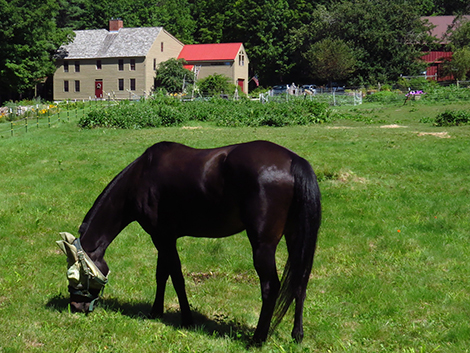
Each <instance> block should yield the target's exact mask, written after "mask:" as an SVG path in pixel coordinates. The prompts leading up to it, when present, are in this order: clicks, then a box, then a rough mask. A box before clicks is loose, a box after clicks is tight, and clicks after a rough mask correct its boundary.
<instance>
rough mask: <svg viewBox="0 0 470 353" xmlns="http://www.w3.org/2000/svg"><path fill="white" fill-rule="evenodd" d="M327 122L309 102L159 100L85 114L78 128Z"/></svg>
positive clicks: (326, 114)
mask: <svg viewBox="0 0 470 353" xmlns="http://www.w3.org/2000/svg"><path fill="white" fill-rule="evenodd" d="M330 119H331V112H330V109H329V106H328V104H325V103H317V102H313V101H309V100H300V101H292V102H280V103H278V102H270V103H268V104H260V103H259V102H252V101H249V100H240V101H228V100H224V99H212V100H209V101H194V102H181V101H179V100H177V99H173V98H171V97H159V98H157V99H155V100H147V101H144V102H138V103H135V104H131V103H129V102H122V103H120V104H118V105H115V106H112V107H105V108H100V109H96V110H93V111H91V112H89V113H88V114H87V115H86V116H85V117H83V118H81V119H80V121H79V126H81V127H82V128H94V127H116V128H123V129H140V128H145V127H160V126H178V125H181V124H183V123H186V122H188V121H189V120H193V121H205V122H212V123H215V124H216V125H218V126H226V127H236V126H253V127H256V126H276V127H280V126H289V125H309V124H315V123H322V122H326V121H329V120H330Z"/></svg>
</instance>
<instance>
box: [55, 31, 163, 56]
mask: <svg viewBox="0 0 470 353" xmlns="http://www.w3.org/2000/svg"><path fill="white" fill-rule="evenodd" d="M162 29H163V28H162V27H141V28H121V29H119V31H118V32H108V31H107V30H106V29H91V30H84V31H75V39H74V41H73V42H72V43H70V44H68V45H64V46H62V47H61V48H60V49H59V53H60V56H61V57H62V58H64V59H94V58H119V57H138V56H145V55H147V53H148V51H149V50H150V48H151V46H152V44H153V43H154V42H155V39H156V38H157V36H158V34H159V33H160V32H161V31H162Z"/></svg>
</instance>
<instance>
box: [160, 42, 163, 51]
mask: <svg viewBox="0 0 470 353" xmlns="http://www.w3.org/2000/svg"><path fill="white" fill-rule="evenodd" d="M160 51H161V52H162V53H163V42H160Z"/></svg>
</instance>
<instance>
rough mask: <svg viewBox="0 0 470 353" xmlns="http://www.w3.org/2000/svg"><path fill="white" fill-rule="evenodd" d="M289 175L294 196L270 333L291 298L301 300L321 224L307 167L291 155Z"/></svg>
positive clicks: (313, 179)
mask: <svg viewBox="0 0 470 353" xmlns="http://www.w3.org/2000/svg"><path fill="white" fill-rule="evenodd" d="M291 173H292V175H293V176H294V197H293V200H292V205H291V208H290V210H289V219H288V222H287V227H286V230H285V236H286V242H287V247H288V252H289V256H288V259H287V263H286V267H285V268H284V273H283V275H282V279H281V288H280V290H279V296H278V299H277V302H276V307H275V309H274V315H273V321H272V325H271V329H270V332H272V331H273V330H274V329H275V328H276V326H277V325H278V324H279V323H280V322H281V320H282V318H283V317H284V315H285V314H286V312H287V310H288V309H289V306H290V304H291V303H292V301H293V300H294V299H295V298H299V299H301V300H302V301H303V300H304V299H305V292H306V289H307V283H308V280H309V277H310V272H311V270H312V265H313V257H314V254H315V247H316V242H317V233H318V229H319V227H320V222H321V204H320V189H319V187H318V183H317V178H316V176H315V173H314V171H313V169H312V167H311V165H310V164H309V163H308V162H307V161H306V160H305V159H303V158H301V157H299V156H295V157H294V159H293V161H292V165H291Z"/></svg>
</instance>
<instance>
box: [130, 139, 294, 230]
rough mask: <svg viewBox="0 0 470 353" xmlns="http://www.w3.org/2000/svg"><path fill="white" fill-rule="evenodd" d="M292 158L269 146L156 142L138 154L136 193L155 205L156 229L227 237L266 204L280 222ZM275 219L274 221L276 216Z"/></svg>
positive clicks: (284, 211) (263, 143)
mask: <svg viewBox="0 0 470 353" xmlns="http://www.w3.org/2000/svg"><path fill="white" fill-rule="evenodd" d="M295 156H296V155H295V154H294V153H293V152H291V151H289V150H288V149H286V148H284V147H281V146H279V145H276V144H274V143H271V142H268V141H252V142H247V143H241V144H235V145H229V146H224V147H219V148H211V149H195V148H191V147H188V146H185V145H182V144H179V143H173V142H161V143H157V144H155V145H153V146H151V147H150V148H149V149H148V150H147V151H146V152H145V153H144V155H142V157H141V158H142V163H143V164H144V166H143V168H142V170H143V172H142V175H143V176H144V177H143V178H142V180H141V181H139V182H138V184H139V185H140V186H139V190H140V192H139V194H141V195H142V196H143V197H144V198H147V197H148V195H149V192H148V190H155V192H150V194H154V195H155V196H154V199H152V200H146V202H151V203H155V204H158V219H159V224H160V226H162V227H164V228H165V229H169V228H171V230H172V231H173V232H175V233H179V234H181V235H194V236H210V237H215V236H227V235H231V234H234V233H237V232H239V231H241V230H243V229H245V228H246V223H247V222H249V219H250V218H251V217H252V215H254V214H255V213H258V211H259V210H262V209H263V206H262V205H263V204H266V203H269V204H270V208H271V209H272V210H276V212H271V214H272V215H273V216H272V217H273V218H275V217H278V218H283V219H284V218H285V217H286V215H287V212H288V208H289V205H290V202H291V199H292V194H293V184H294V179H293V176H292V174H291V172H290V170H291V163H292V159H293V158H295ZM275 214H277V216H275Z"/></svg>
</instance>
